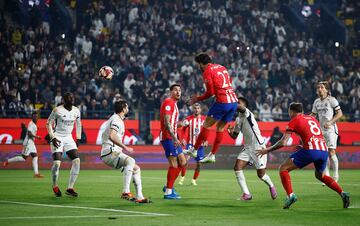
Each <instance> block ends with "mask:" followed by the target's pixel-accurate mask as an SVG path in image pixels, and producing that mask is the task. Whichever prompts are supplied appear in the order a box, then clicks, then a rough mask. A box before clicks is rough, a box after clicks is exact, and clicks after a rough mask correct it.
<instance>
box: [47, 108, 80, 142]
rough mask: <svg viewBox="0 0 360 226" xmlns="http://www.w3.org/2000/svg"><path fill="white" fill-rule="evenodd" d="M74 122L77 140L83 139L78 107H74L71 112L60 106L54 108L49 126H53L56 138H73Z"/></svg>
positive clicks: (48, 122) (49, 119)
mask: <svg viewBox="0 0 360 226" xmlns="http://www.w3.org/2000/svg"><path fill="white" fill-rule="evenodd" d="M74 122H76V139H81V121H80V111H79V109H78V108H77V107H75V106H72V108H71V111H68V110H67V109H65V108H64V105H60V106H58V107H56V108H54V109H53V110H52V112H51V114H50V116H49V118H48V121H47V124H48V125H50V126H53V124H54V135H55V137H57V136H59V137H67V136H69V135H70V136H71V133H72V131H73V129H74Z"/></svg>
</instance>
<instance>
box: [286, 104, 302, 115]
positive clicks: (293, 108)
mask: <svg viewBox="0 0 360 226" xmlns="http://www.w3.org/2000/svg"><path fill="white" fill-rule="evenodd" d="M289 109H290V111H293V112H295V113H302V112H304V109H303V105H302V103H299V102H292V103H291V104H290V106H289Z"/></svg>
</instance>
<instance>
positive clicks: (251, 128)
mask: <svg viewBox="0 0 360 226" xmlns="http://www.w3.org/2000/svg"><path fill="white" fill-rule="evenodd" d="M234 132H236V133H239V132H241V133H242V134H243V137H244V145H245V146H252V147H254V146H255V147H258V146H264V145H265V139H264V137H263V136H262V135H261V132H260V129H259V125H258V123H257V122H256V120H255V117H254V114H253V113H252V112H251V111H250V110H249V109H247V108H246V110H245V112H244V113H241V112H239V113H238V116H237V117H236V119H235V127H234Z"/></svg>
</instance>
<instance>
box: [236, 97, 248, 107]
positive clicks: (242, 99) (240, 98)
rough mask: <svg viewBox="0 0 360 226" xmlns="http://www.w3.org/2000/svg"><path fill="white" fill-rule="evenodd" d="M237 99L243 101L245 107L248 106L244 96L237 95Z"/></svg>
mask: <svg viewBox="0 0 360 226" xmlns="http://www.w3.org/2000/svg"><path fill="white" fill-rule="evenodd" d="M238 99H239V100H241V101H242V102H244V103H245V107H248V106H249V101H248V100H247V99H246V98H245V97H238Z"/></svg>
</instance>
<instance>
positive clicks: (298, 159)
mask: <svg viewBox="0 0 360 226" xmlns="http://www.w3.org/2000/svg"><path fill="white" fill-rule="evenodd" d="M289 115H290V118H291V120H290V122H289V124H288V126H287V129H286V132H285V134H284V136H283V137H282V138H281V140H279V141H278V142H276V144H274V145H272V146H271V147H268V148H265V149H263V150H258V151H257V155H258V156H262V155H265V154H267V153H269V152H272V151H275V150H277V149H279V148H281V147H283V146H285V145H286V144H287V142H288V140H289V138H290V137H291V134H292V133H296V134H297V135H299V136H300V138H301V141H302V144H303V147H302V148H301V149H300V150H298V151H296V152H295V153H293V154H291V155H290V158H288V159H287V160H286V161H285V162H284V163H283V164H281V165H280V169H279V170H280V178H281V182H282V184H283V187H284V189H285V191H286V193H287V195H288V197H287V199H286V201H285V204H284V207H283V208H284V209H288V208H289V207H290V206H291V205H292V204H293V203H294V202H296V201H297V197H296V195H295V194H294V193H293V190H292V185H291V179H290V174H289V172H290V171H292V170H294V169H298V168H299V169H301V168H303V167H305V166H307V165H309V164H310V163H314V166H315V177H316V178H317V179H318V180H320V181H322V182H323V183H324V184H326V186H328V187H329V188H331V189H332V190H334V191H336V192H337V193H338V194H339V195H340V197H341V198H342V201H343V207H344V208H348V207H349V205H350V195H349V193H347V192H344V191H343V190H342V188H341V187H340V185H339V184H338V183H337V182H336V181H335V180H334V179H332V178H331V177H329V176H327V175H325V173H324V170H325V167H326V162H327V160H328V151H327V147H326V143H325V140H324V137H323V135H322V133H321V130H320V124H319V122H318V121H317V120H316V119H315V118H314V117H312V116H309V115H304V114H303V106H302V104H301V103H291V104H290V106H289Z"/></svg>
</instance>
